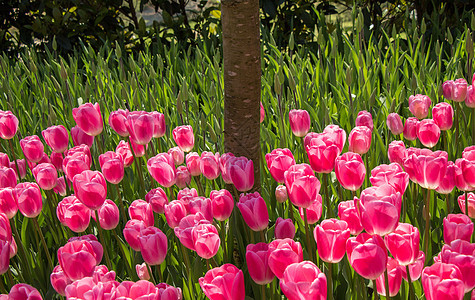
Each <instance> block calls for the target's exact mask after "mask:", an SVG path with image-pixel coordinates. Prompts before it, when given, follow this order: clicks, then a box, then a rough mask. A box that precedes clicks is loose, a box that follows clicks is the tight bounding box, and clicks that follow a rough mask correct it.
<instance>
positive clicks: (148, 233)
mask: <svg viewBox="0 0 475 300" xmlns="http://www.w3.org/2000/svg"><path fill="white" fill-rule="evenodd" d="M139 244H140V253H141V254H142V257H143V260H144V261H145V262H146V263H147V264H149V265H152V266H155V265H160V264H161V263H163V261H164V260H165V257H166V256H167V249H168V241H167V236H166V235H165V234H164V233H163V232H162V231H161V230H160V229H158V228H156V227H153V226H150V227H147V228H145V229H143V230H142V231H141V232H140V236H139Z"/></svg>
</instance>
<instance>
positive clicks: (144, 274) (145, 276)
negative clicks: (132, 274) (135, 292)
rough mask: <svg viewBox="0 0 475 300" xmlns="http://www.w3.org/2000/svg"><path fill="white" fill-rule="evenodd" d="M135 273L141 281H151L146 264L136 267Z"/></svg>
mask: <svg viewBox="0 0 475 300" xmlns="http://www.w3.org/2000/svg"><path fill="white" fill-rule="evenodd" d="M135 271H136V272H137V276H138V277H139V279H140V280H150V274H149V272H148V268H147V264H146V263H143V264H141V265H135Z"/></svg>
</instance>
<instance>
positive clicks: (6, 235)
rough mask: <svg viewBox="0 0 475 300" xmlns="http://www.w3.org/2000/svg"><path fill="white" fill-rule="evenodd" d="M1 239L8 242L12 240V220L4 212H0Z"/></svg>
mask: <svg viewBox="0 0 475 300" xmlns="http://www.w3.org/2000/svg"><path fill="white" fill-rule="evenodd" d="M0 240H1V241H5V242H8V243H10V241H11V240H12V229H11V227H10V220H9V219H8V217H7V215H5V214H4V213H0Z"/></svg>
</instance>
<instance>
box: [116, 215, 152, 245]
mask: <svg viewBox="0 0 475 300" xmlns="http://www.w3.org/2000/svg"><path fill="white" fill-rule="evenodd" d="M145 228H147V225H145V223H144V222H143V221H141V220H129V221H128V222H127V223H126V224H125V227H124V230H123V231H122V233H123V234H124V238H125V240H126V241H127V244H129V246H130V248H132V249H133V250H135V251H140V242H139V237H140V236H141V232H142V230H144V229H145Z"/></svg>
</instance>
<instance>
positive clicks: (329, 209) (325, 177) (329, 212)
mask: <svg viewBox="0 0 475 300" xmlns="http://www.w3.org/2000/svg"><path fill="white" fill-rule="evenodd" d="M322 181H323V182H322V183H323V193H324V194H325V203H326V204H327V219H329V218H333V212H332V207H331V202H330V197H329V196H328V186H327V184H328V174H325V173H323V174H322Z"/></svg>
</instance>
